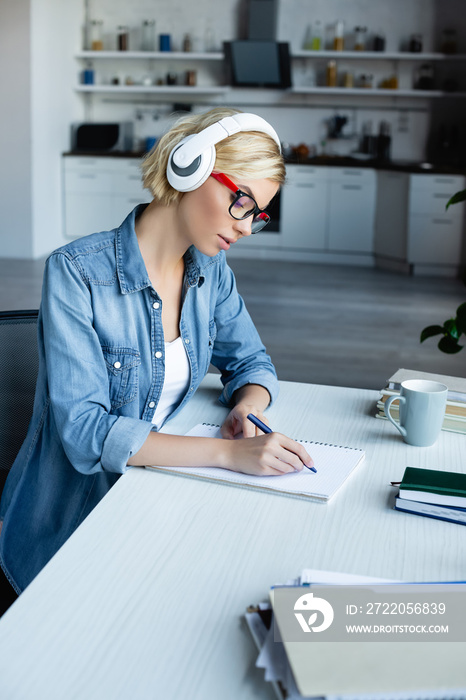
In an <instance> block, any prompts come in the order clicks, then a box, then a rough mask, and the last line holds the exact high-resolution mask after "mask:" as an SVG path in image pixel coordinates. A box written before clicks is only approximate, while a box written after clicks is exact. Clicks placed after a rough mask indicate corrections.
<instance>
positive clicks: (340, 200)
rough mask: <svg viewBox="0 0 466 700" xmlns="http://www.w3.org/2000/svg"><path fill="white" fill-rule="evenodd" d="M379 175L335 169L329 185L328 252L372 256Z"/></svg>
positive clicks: (354, 170) (332, 171) (348, 169)
mask: <svg viewBox="0 0 466 700" xmlns="http://www.w3.org/2000/svg"><path fill="white" fill-rule="evenodd" d="M375 188H376V178H375V171H374V170H371V169H362V168H361V169H358V168H333V169H332V170H331V179H330V181H329V198H328V202H329V204H328V249H329V250H333V251H344V252H350V253H367V254H370V255H372V252H373V245H374V243H373V239H374V213H375Z"/></svg>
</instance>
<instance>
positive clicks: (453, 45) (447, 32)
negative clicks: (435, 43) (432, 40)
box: [440, 29, 458, 54]
mask: <svg viewBox="0 0 466 700" xmlns="http://www.w3.org/2000/svg"><path fill="white" fill-rule="evenodd" d="M457 49H458V47H457V35H456V29H444V30H443V31H442V42H441V45H440V51H441V52H442V53H449V54H452V53H456V51H457Z"/></svg>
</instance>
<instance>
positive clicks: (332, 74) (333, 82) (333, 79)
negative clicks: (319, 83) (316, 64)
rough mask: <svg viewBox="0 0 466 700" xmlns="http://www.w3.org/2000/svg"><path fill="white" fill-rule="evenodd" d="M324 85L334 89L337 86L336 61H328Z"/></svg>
mask: <svg viewBox="0 0 466 700" xmlns="http://www.w3.org/2000/svg"><path fill="white" fill-rule="evenodd" d="M325 84H326V86H327V87H336V86H337V62H336V61H329V62H328V63H327V72H326V80H325Z"/></svg>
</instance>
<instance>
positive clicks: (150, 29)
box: [141, 19, 155, 51]
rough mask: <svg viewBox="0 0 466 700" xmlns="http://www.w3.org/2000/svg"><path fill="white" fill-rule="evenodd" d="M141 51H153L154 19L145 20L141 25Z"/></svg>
mask: <svg viewBox="0 0 466 700" xmlns="http://www.w3.org/2000/svg"><path fill="white" fill-rule="evenodd" d="M141 51H155V20H154V19H145V20H144V21H143V23H142V41H141Z"/></svg>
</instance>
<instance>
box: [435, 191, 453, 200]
mask: <svg viewBox="0 0 466 700" xmlns="http://www.w3.org/2000/svg"><path fill="white" fill-rule="evenodd" d="M434 197H435V198H436V199H450V197H451V195H449V194H441V193H437V192H435V193H434Z"/></svg>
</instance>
